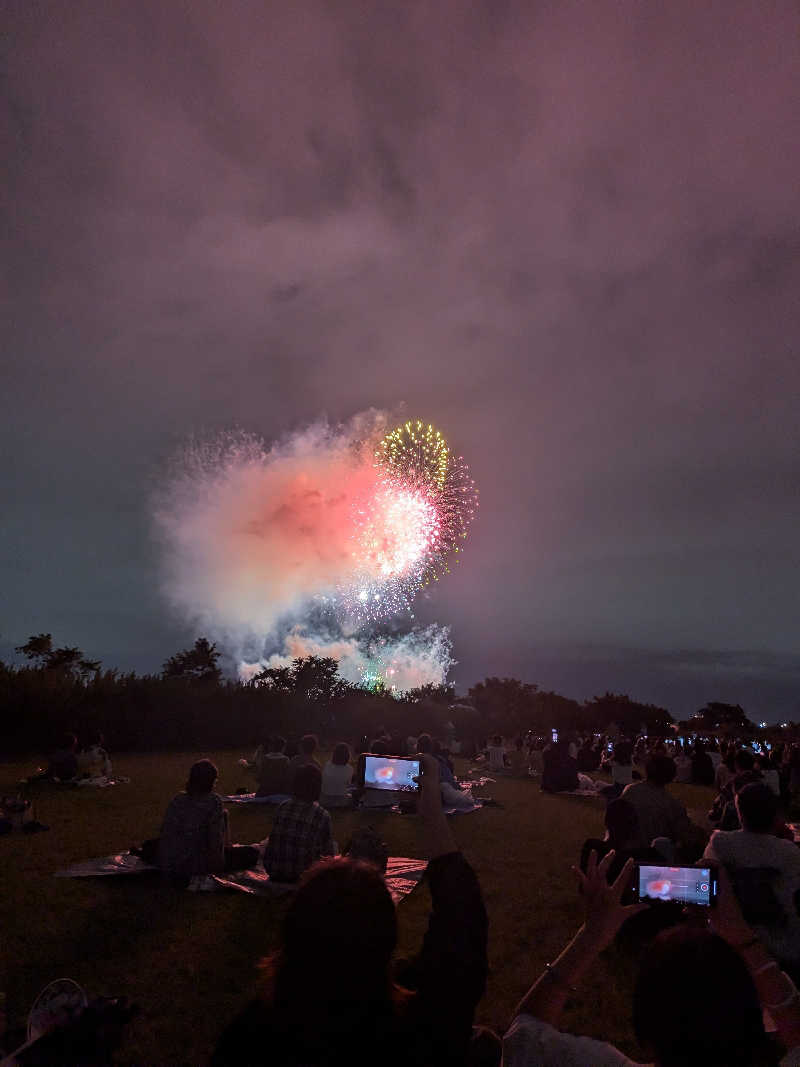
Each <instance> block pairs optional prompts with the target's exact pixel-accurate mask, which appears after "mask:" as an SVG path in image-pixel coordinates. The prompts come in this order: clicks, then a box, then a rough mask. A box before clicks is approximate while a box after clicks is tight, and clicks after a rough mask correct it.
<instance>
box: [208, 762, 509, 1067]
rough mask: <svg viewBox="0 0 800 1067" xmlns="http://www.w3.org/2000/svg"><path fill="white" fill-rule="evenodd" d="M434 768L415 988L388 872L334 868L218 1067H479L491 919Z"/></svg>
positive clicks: (301, 912)
mask: <svg viewBox="0 0 800 1067" xmlns="http://www.w3.org/2000/svg"><path fill="white" fill-rule="evenodd" d="M422 762H423V764H424V773H423V778H422V793H421V797H420V805H419V807H420V816H421V817H420V819H419V820H414V823H415V824H416V823H417V822H418V823H419V825H420V832H421V835H422V836H421V843H420V846H419V847H421V849H422V853H421V854H422V855H424V856H425V857H426V858H427V859H428V860H429V863H428V868H427V871H426V880H427V881H428V883H429V885H430V888H431V899H432V907H433V912H432V914H431V917H430V922H429V926H428V931H427V933H426V935H425V939H424V941H423V943H422V946H421V951H420V953H419V955H418V956H416V957H415V959H414V960H413V962H411V963H410V964H409V966H408V970H407V975H405V976H404V982H403V986H404V988H401V987H400V986H398V985H397V984H395V982H393V981H392V975H391V959H392V954H393V952H394V948H395V945H396V942H397V922H398V916H402V911H400V912H398V911H397V909H396V908H395V906H394V904H393V903H392V899H391V897H390V895H389V893H388V891H387V889H386V883H385V881H384V879H383V877H382V876H381V874H380V872H379V870H378V869H376V867H375V866H373V865H372V864H371V863H363V862H358V861H355V862H354V861H352V860H350V859H347V858H337V859H329V860H323V861H321V862H320V863H318V864H316V866H315V867H314V868H312V870H310V871H308V873H307V874H306V875H305V877H304V878H303V880H302V882H301V883H300V886H299V887H298V889H297V893H296V894H295V895H294V898H293V900H292V903H291V905H290V906H289V910H288V912H287V914H286V917H285V919H284V922H283V930H282V937H281V947H280V950H279V951H277V952H275V953H274V954H273V955H272V956H271V957H270V959H269V960H267V961H266V966H265V967H264V968H263V970H262V974H263V980H262V981H261V982H260V983H259V984H260V987H261V988H260V991H259V995H258V996H257V997H256V998H255V999H253V1001H252V1002H251V1003H250V1004H249V1005H248V1006H247V1007H246V1008H245V1009H244V1011H243V1012H242V1013H241V1014H240V1015H239V1016H238V1018H237V1019H235V1020H234V1021H233V1022H232V1023H231V1024H230V1026H229V1027H228V1029H227V1030H226V1031H225V1033H224V1034H223V1035H222V1037H221V1039H220V1042H219V1043H218V1045H217V1048H216V1051H215V1053H214V1056H213V1058H212V1061H211V1062H212V1065H213V1067H227V1065H230V1064H251V1063H256V1062H259V1063H260V1062H264V1063H267V1062H269V1063H270V1064H274V1065H275V1067H279V1065H280V1067H289V1065H293V1067H300V1065H306V1067H308V1065H312V1064H313V1065H317V1067H319V1065H321V1064H324V1065H325V1067H354V1065H355V1064H358V1063H372V1062H373V1061H375V1062H378V1061H380V1062H384V1063H392V1064H394V1063H402V1064H404V1067H432V1065H434V1064H436V1065H437V1067H450V1065H455V1064H464V1063H467V1062H470V1063H472V1062H474V1061H473V1060H472V1059H471V1058H470V1056H469V1047H470V1040H471V1036H472V1020H473V1014H474V1011H475V1006H476V1004H477V1003H478V1001H479V1000H480V998H481V996H482V994H483V990H484V987H485V982H486V971H487V958H486V945H487V922H486V910H485V908H484V905H483V900H482V898H481V892H480V888H479V886H478V882H477V880H476V878H475V874H474V872H473V870H472V868H471V867H470V865H469V863H468V862H467V861H466V859H465V858H464V856H463V855H462V854H461V853H460V852H459V851H458V850H457V846H456V844H455V841H454V840H453V837H452V834H451V831H450V828H449V826H448V825H447V821H446V819H445V817H444V816H443V814H442V809H441V804H440V803H439V782H438V769H439V764H438V761H436V760H435V759H434V758H433V757H432V756H431V755H423V757H422ZM414 852H415V855H416V854H419V853H418V852H417V850H416V849H415V850H414ZM498 1051H499V1050H498ZM498 1059H499V1056H498ZM495 1062H496V1061H495Z"/></svg>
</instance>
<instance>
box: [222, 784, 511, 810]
mask: <svg viewBox="0 0 800 1067" xmlns="http://www.w3.org/2000/svg"><path fill="white" fill-rule="evenodd" d="M492 780H493V779H491V778H487V779H485V781H487V782H491V781H492ZM468 784H469V785H482V784H484V779H481V780H480V781H478V782H470V783H468ZM465 792H466V790H465ZM291 799H292V798H291V797H289V796H286V797H278V796H274V797H259V796H256V794H255V793H233V794H231V795H230V796H226V797H223V798H222V802H223V803H224V804H273V805H274V804H282V803H283V801H284V800H291ZM482 807H483V804H482V803H481V801H480V800H474V801H473V803H472V805H471V806H470V807H446V808H443V809H442V810H443V811H444V813H445V815H469V813H470V812H472V811H479V810H480V808H482ZM358 810H359V811H369V812H373V811H375V812H381V811H391V812H394V813H395V814H397V813H398V812H399V811H400V810H401V809H400V805H399V804H387V805H386V807H378V806H375V807H364V806H360V807H359V809H358Z"/></svg>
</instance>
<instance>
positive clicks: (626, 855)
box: [580, 798, 671, 882]
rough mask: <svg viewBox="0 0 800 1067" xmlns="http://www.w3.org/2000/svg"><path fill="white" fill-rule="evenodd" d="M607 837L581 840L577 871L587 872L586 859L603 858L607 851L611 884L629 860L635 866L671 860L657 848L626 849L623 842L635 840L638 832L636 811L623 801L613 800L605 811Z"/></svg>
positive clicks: (587, 860)
mask: <svg viewBox="0 0 800 1067" xmlns="http://www.w3.org/2000/svg"><path fill="white" fill-rule="evenodd" d="M605 823H606V836H605V837H604V838H603V840H602V841H601V840H599V839H598V838H596V837H590V838H589V839H588V840H587V841H584V843H583V848H582V849H581V858H580V868H581V870H582V871H584V872H585V871H586V868H587V865H588V862H589V856H590V855H591V854H592V852H596V853H597V858H598V859H603V857H604V856H606V855H607V854H608V853H609V852H611V851H612V850H613V851H614V859H613V862H612V864H611V866H610V867H609V870H608V880H609V882H613V881H614V880H615V879H616V877H617V875H618V874H619V872H620V871H621V870H622V868H623V867H624V866H625V864H626V863H627V861H628V860H629V859H630V858H633V859H634V860H636V862H637V863H664V862H665V861H668V860H669V859H671V856H665V855H664V854H663V853H662V852H659V851H658V849H656V848H633V849H629V848H626V847H625V842H627V841H630V840H631V838H634V837H635V836H636V834H637V831H638V826H637V823H636V812H635V810H634V808H633V806H632V805H631V804H629V803H628V802H627V801H626V800H622V798H620V799H619V800H612V801H611V803H610V804H609V805H608V807H607V808H606V817H605Z"/></svg>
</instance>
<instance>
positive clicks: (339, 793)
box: [322, 760, 353, 797]
mask: <svg viewBox="0 0 800 1067" xmlns="http://www.w3.org/2000/svg"><path fill="white" fill-rule="evenodd" d="M352 781H353V768H352V767H351V766H350V764H349V763H345V764H344V765H343V766H340V765H339V764H337V763H332V762H331V761H330V760H328V762H327V763H326V764H325V766H324V767H323V768H322V795H323V796H325V797H343V796H346V795H347V787H348V786H349V785H350V784H351V782H352Z"/></svg>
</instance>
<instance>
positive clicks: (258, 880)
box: [55, 846, 428, 904]
mask: <svg viewBox="0 0 800 1067" xmlns="http://www.w3.org/2000/svg"><path fill="white" fill-rule="evenodd" d="M256 847H258V846H256ZM427 865H428V864H427V862H426V861H425V860H415V859H409V858H407V857H405V856H391V857H390V858H389V862H388V865H387V867H386V886H387V888H388V890H389V892H390V893H391V894H392V900H393V901H394V902H395V904H397V903H399V901H401V900H402V899H403V897H404V896H406V895H407V894H408V893H410V892H411V890H412V889H413V888H414V886H416V885H417V884H418V883H419V882H420V881H421V879H422V875H423V874H424V873H425V868H426V867H427ZM157 872H158V868H157V867H153V866H151V865H150V864H149V863H145V862H144V860H141V859H139V857H138V856H133V855H131V853H130V852H117V853H115V854H114V855H113V856H101V857H99V858H98V859H93V860H86V861H85V862H84V863H74V864H73V865H72V866H71V867H67V868H66V869H65V870H63V871H56V873H55V877H56V878H106V877H109V876H111V875H134V874H154V873H157ZM294 888H295V887H294V886H293V885H286V884H285V883H281V882H272V881H270V877H269V875H268V874H267V872H266V871H265V870H264V868H263V867H262V866H261V864H259V865H258V866H257V867H253V868H252V869H250V870H248V871H231V872H230V873H226V874H209V875H197V876H196V877H194V878H193V879H192V880H191V882H190V883H189V891H190V892H192V893H218V892H220V891H222V890H233V891H236V892H239V893H247V894H248V895H250V896H259V897H265V896H281V895H283V894H284V893H291V892H292V890H293V889H294Z"/></svg>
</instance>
